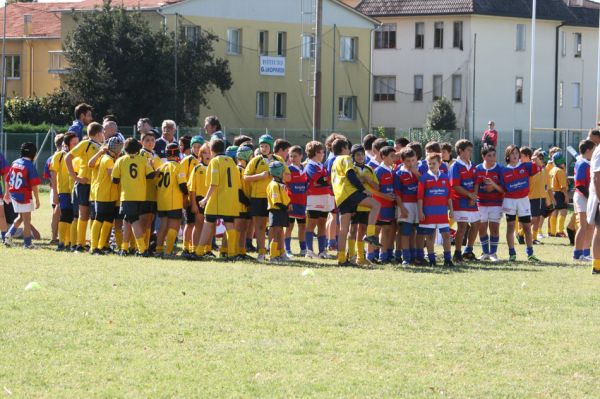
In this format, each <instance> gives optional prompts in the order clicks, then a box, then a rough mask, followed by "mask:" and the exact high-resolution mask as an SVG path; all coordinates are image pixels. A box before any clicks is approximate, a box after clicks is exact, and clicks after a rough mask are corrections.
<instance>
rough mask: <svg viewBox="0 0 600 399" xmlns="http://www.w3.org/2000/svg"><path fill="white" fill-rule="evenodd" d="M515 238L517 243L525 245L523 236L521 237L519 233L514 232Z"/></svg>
mask: <svg viewBox="0 0 600 399" xmlns="http://www.w3.org/2000/svg"><path fill="white" fill-rule="evenodd" d="M515 238H516V239H517V241H518V242H519V244H521V245H525V237H523V236H522V235H520V234H515Z"/></svg>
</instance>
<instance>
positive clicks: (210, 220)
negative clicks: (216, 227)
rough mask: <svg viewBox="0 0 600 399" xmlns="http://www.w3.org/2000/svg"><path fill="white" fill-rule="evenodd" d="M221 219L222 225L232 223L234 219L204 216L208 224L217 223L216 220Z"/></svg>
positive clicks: (230, 217) (231, 217)
mask: <svg viewBox="0 0 600 399" xmlns="http://www.w3.org/2000/svg"><path fill="white" fill-rule="evenodd" d="M219 219H223V223H233V221H234V219H235V217H233V216H219V215H204V220H205V221H206V222H208V223H217V220H219Z"/></svg>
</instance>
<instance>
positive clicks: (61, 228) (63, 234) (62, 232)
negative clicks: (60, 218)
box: [2, 222, 71, 246]
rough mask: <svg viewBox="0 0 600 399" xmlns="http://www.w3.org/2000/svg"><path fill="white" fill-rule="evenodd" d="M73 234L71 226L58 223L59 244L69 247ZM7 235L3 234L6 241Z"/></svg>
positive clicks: (65, 223)
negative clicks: (71, 234)
mask: <svg viewBox="0 0 600 399" xmlns="http://www.w3.org/2000/svg"><path fill="white" fill-rule="evenodd" d="M70 233H71V225H70V224H69V223H67V222H58V242H60V243H61V244H62V245H65V246H66V245H69V235H70ZM4 235H5V233H2V239H3V240H4Z"/></svg>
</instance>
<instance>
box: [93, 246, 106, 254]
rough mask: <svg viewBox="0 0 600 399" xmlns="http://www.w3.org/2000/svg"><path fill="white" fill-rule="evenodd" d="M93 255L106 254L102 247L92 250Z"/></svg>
mask: <svg viewBox="0 0 600 399" xmlns="http://www.w3.org/2000/svg"><path fill="white" fill-rule="evenodd" d="M92 255H104V252H102V250H101V249H100V248H96V249H94V250H93V251H92Z"/></svg>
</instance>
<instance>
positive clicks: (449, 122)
mask: <svg viewBox="0 0 600 399" xmlns="http://www.w3.org/2000/svg"><path fill="white" fill-rule="evenodd" d="M425 129H428V130H454V129H456V114H455V113H454V109H453V106H452V102H450V100H448V99H447V98H446V97H441V98H438V99H437V100H435V102H434V103H433V106H432V107H431V111H430V112H429V114H428V115H427V119H426V120H425Z"/></svg>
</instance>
